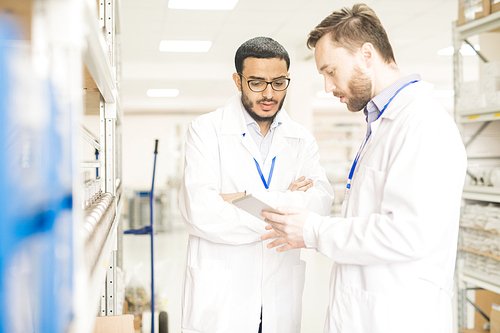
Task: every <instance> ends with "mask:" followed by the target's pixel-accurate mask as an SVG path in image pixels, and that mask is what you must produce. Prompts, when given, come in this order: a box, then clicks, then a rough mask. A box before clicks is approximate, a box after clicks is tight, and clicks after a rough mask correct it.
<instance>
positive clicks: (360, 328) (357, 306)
mask: <svg viewBox="0 0 500 333" xmlns="http://www.w3.org/2000/svg"><path fill="white" fill-rule="evenodd" d="M340 296H341V301H340V306H341V308H340V311H339V312H338V314H339V315H340V316H341V318H335V320H336V321H337V320H338V321H340V322H341V325H340V326H341V330H340V332H345V333H352V332H369V333H388V332H390V331H389V322H390V320H391V316H390V313H389V312H390V300H389V298H387V297H386V296H384V295H379V294H375V293H371V292H367V291H364V290H361V289H358V288H355V287H353V286H349V285H343V286H342V287H341V295H340ZM337 324H338V323H337Z"/></svg>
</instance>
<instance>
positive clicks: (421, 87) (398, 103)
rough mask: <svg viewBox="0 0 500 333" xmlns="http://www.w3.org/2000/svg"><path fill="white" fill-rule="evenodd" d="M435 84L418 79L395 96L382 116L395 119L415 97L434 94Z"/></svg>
mask: <svg viewBox="0 0 500 333" xmlns="http://www.w3.org/2000/svg"><path fill="white" fill-rule="evenodd" d="M433 87H434V85H432V84H431V83H428V82H425V81H418V82H415V83H413V84H410V85H409V86H407V87H406V88H404V89H403V90H401V92H400V93H399V94H398V95H397V96H396V97H395V98H394V100H393V101H392V102H391V104H389V106H388V107H387V110H385V112H384V113H383V114H382V115H381V116H380V118H385V119H394V118H396V117H397V116H398V114H399V113H400V112H401V111H402V110H403V109H404V108H405V106H406V105H408V104H410V103H411V102H412V101H413V100H414V99H415V98H419V97H421V96H422V95H432V89H433Z"/></svg>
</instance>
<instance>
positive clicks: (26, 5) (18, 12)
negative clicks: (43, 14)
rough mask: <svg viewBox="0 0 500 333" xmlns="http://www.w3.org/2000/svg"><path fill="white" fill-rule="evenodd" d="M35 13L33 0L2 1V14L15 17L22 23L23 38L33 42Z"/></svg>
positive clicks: (0, 10) (0, 6)
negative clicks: (32, 33) (32, 23)
mask: <svg viewBox="0 0 500 333" xmlns="http://www.w3.org/2000/svg"><path fill="white" fill-rule="evenodd" d="M32 11H33V1H32V0H2V1H0V12H2V13H4V14H8V15H13V16H14V17H15V18H16V19H17V20H18V22H20V25H21V29H22V30H23V36H24V37H25V38H26V39H28V40H31V17H32Z"/></svg>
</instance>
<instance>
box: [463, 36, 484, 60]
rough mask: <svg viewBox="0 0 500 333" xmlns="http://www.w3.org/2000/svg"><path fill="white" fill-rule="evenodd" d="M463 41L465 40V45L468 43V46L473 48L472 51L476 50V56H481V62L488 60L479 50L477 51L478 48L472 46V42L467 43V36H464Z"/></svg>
mask: <svg viewBox="0 0 500 333" xmlns="http://www.w3.org/2000/svg"><path fill="white" fill-rule="evenodd" d="M464 42H465V43H466V44H467V45H469V46H470V47H471V48H472V49H473V50H474V52H476V54H477V56H478V57H479V58H481V60H482V61H483V62H488V60H487V59H486V58H485V57H484V56H483V54H482V53H481V52H479V51H478V50H476V48H475V47H474V46H472V44H471V43H469V41H468V40H467V38H465V39H464Z"/></svg>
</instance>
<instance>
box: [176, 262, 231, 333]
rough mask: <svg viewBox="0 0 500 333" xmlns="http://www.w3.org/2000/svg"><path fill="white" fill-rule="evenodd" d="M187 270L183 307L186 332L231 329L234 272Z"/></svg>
mask: <svg viewBox="0 0 500 333" xmlns="http://www.w3.org/2000/svg"><path fill="white" fill-rule="evenodd" d="M203 266H205V267H203V268H196V267H191V266H188V267H187V271H186V285H185V299H184V305H183V312H184V315H183V322H182V327H183V328H184V329H191V330H195V331H197V332H198V331H200V332H220V331H223V330H225V329H227V327H228V323H229V321H230V320H229V319H230V315H231V311H230V309H231V299H230V290H231V288H230V284H231V279H232V274H231V271H230V270H228V269H222V268H221V267H217V266H216V267H212V268H211V269H207V268H208V267H206V266H207V265H206V264H205V265H203Z"/></svg>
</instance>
